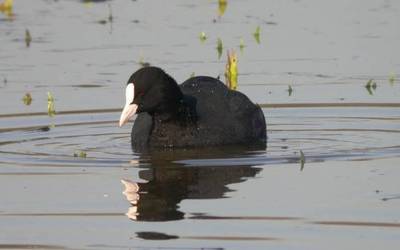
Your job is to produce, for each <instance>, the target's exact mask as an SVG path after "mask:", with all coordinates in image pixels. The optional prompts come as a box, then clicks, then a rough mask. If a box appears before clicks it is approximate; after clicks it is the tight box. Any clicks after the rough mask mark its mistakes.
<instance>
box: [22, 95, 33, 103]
mask: <svg viewBox="0 0 400 250" xmlns="http://www.w3.org/2000/svg"><path fill="white" fill-rule="evenodd" d="M22 101H23V102H24V104H25V105H26V106H29V105H31V103H32V96H31V94H30V93H26V94H25V95H24V97H23V98H22Z"/></svg>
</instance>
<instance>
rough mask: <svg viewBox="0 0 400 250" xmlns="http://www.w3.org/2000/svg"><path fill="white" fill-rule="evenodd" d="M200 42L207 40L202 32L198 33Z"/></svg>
mask: <svg viewBox="0 0 400 250" xmlns="http://www.w3.org/2000/svg"><path fill="white" fill-rule="evenodd" d="M199 39H200V42H202V43H204V42H205V41H206V40H207V35H206V33H205V32H204V31H202V32H200V35H199Z"/></svg>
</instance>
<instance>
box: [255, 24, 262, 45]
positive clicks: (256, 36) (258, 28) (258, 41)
mask: <svg viewBox="0 0 400 250" xmlns="http://www.w3.org/2000/svg"><path fill="white" fill-rule="evenodd" d="M260 33H261V28H260V26H257V28H256V31H255V32H254V33H253V36H254V39H256V42H257V43H258V44H260Z"/></svg>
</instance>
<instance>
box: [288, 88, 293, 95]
mask: <svg viewBox="0 0 400 250" xmlns="http://www.w3.org/2000/svg"><path fill="white" fill-rule="evenodd" d="M287 92H288V94H289V96H292V93H293V88H292V86H291V85H289V86H288V89H287Z"/></svg>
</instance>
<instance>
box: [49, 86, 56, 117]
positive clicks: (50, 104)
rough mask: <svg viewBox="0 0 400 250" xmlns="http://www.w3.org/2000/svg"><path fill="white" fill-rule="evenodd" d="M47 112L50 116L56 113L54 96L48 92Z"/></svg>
mask: <svg viewBox="0 0 400 250" xmlns="http://www.w3.org/2000/svg"><path fill="white" fill-rule="evenodd" d="M47 114H48V115H49V116H50V117H53V116H55V115H56V109H55V108H54V97H53V95H52V94H51V93H50V92H47Z"/></svg>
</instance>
